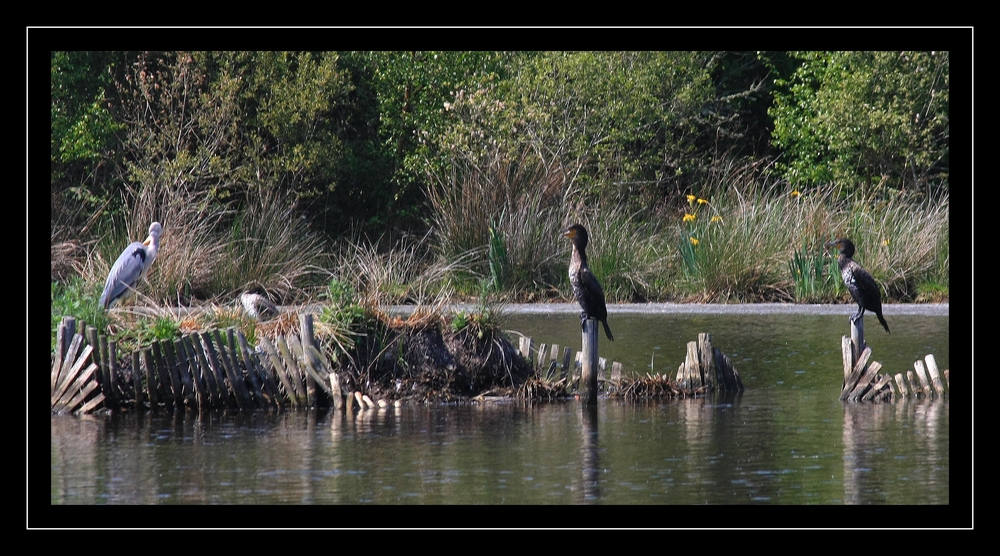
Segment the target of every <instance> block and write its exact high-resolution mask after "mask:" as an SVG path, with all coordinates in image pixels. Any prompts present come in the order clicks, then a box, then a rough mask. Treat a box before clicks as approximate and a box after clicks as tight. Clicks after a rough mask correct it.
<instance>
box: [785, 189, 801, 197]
mask: <svg viewBox="0 0 1000 556" xmlns="http://www.w3.org/2000/svg"><path fill="white" fill-rule="evenodd" d="M799 195H802V194H801V193H799V190H798V189H793V190H792V192H791V193H789V194H788V196H789V197H798V196H799Z"/></svg>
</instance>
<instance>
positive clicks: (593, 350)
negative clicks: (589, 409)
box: [580, 319, 597, 404]
mask: <svg viewBox="0 0 1000 556" xmlns="http://www.w3.org/2000/svg"><path fill="white" fill-rule="evenodd" d="M581 351H582V352H583V360H582V361H581V370H582V374H581V377H580V397H581V399H582V400H583V403H585V404H592V403H597V321H596V320H594V319H587V320H586V322H585V323H584V325H583V349H582V350H581Z"/></svg>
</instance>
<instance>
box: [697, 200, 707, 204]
mask: <svg viewBox="0 0 1000 556" xmlns="http://www.w3.org/2000/svg"><path fill="white" fill-rule="evenodd" d="M707 202H708V201H706V200H705V199H698V204H699V205H704V204H705V203H707Z"/></svg>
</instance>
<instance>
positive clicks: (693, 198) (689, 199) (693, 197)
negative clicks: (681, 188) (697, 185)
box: [687, 195, 695, 205]
mask: <svg viewBox="0 0 1000 556" xmlns="http://www.w3.org/2000/svg"><path fill="white" fill-rule="evenodd" d="M687 198H688V204H689V205H690V204H691V203H693V202H694V200H695V196H694V195H688V196H687Z"/></svg>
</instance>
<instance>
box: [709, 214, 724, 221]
mask: <svg viewBox="0 0 1000 556" xmlns="http://www.w3.org/2000/svg"><path fill="white" fill-rule="evenodd" d="M711 221H712V222H722V217H721V216H719V215H718V214H716V215H715V216H713V217H712V220H711Z"/></svg>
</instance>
